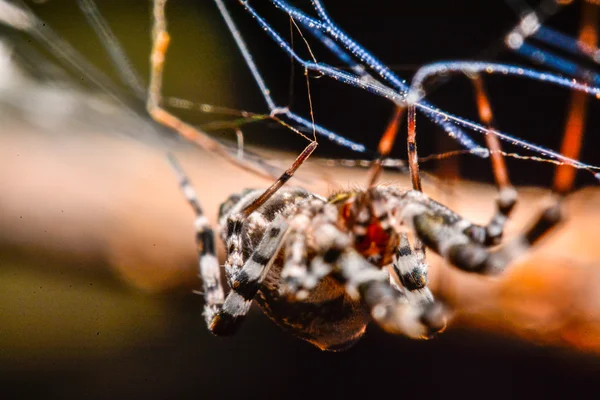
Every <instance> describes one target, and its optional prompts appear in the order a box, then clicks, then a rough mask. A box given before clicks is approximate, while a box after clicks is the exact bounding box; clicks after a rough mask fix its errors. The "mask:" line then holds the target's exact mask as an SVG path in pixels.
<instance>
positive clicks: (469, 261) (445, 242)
mask: <svg viewBox="0 0 600 400" xmlns="http://www.w3.org/2000/svg"><path fill="white" fill-rule="evenodd" d="M429 202H431V203H430V205H427V203H425V204H424V205H422V207H423V208H422V210H421V212H419V213H417V214H414V215H409V216H405V218H406V217H408V218H407V219H408V221H406V222H408V223H412V224H413V227H414V229H415V232H416V233H417V235H418V236H419V237H420V238H421V240H423V242H424V243H425V244H426V245H427V246H428V247H430V248H432V249H433V250H434V251H435V252H437V253H438V254H440V255H441V256H442V257H444V258H446V259H447V260H448V261H450V262H451V263H452V264H453V265H454V266H456V267H458V268H460V269H462V270H464V271H467V272H475V273H481V274H497V273H501V272H502V271H504V269H505V268H506V266H507V265H508V264H509V263H510V262H512V261H513V260H514V259H516V258H517V257H519V256H521V255H522V254H523V253H525V252H526V251H527V250H528V249H529V248H530V247H531V246H532V245H534V244H535V243H536V242H537V241H538V240H539V239H541V237H542V236H544V235H545V234H546V233H547V232H549V231H550V230H552V228H554V227H555V226H556V225H557V224H558V223H559V222H560V221H561V220H562V214H561V201H560V199H558V200H556V201H555V202H554V203H553V204H552V205H551V206H549V207H547V208H546V209H545V210H544V211H543V212H542V213H541V214H540V215H539V216H538V218H537V219H536V220H535V221H534V223H533V224H532V225H531V226H530V227H529V228H528V229H527V230H525V231H524V232H522V233H521V234H519V235H517V236H516V237H515V238H513V239H511V240H510V241H509V242H507V243H505V244H503V245H502V246H500V247H499V248H497V249H495V250H490V249H488V248H486V247H485V245H482V244H481V243H480V242H478V241H476V240H474V239H473V238H472V237H471V236H469V235H468V234H467V233H466V232H468V231H469V227H471V226H476V225H474V224H471V223H470V222H468V221H467V220H465V219H463V218H462V217H458V220H456V221H452V222H449V220H450V218H449V216H452V217H453V218H455V217H456V214H454V213H453V212H452V211H450V210H448V209H445V208H441V207H439V206H440V205H439V204H437V203H435V204H436V206H435V208H432V206H431V204H433V202H432V201H431V200H429Z"/></svg>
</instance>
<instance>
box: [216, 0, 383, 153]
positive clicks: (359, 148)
mask: <svg viewBox="0 0 600 400" xmlns="http://www.w3.org/2000/svg"><path fill="white" fill-rule="evenodd" d="M215 3H216V5H217V8H218V9H219V12H220V13H221V16H222V17H223V19H224V20H225V24H226V25H227V28H228V29H229V31H230V32H231V35H232V36H233V39H234V41H235V42H236V45H237V46H238V48H239V50H240V53H241V54H242V57H243V58H244V60H245V62H246V65H247V66H248V68H249V69H250V72H251V74H252V76H253V77H254V80H255V82H256V84H257V85H258V87H259V89H260V92H261V93H262V95H263V98H264V99H265V102H266V103H267V107H269V111H270V112H271V113H276V114H283V115H285V116H286V117H288V118H289V119H291V120H293V121H295V122H296V123H299V124H301V125H303V126H305V127H306V128H309V129H311V131H312V129H314V130H315V132H317V133H318V134H319V135H321V136H323V137H325V138H327V139H329V140H331V141H333V142H335V143H337V144H339V145H341V146H344V147H348V148H350V149H352V150H353V151H356V152H358V153H371V152H370V151H369V150H368V149H367V148H366V146H365V145H363V144H361V143H357V142H354V141H351V140H349V139H346V138H345V137H343V136H340V135H338V134H337V133H335V132H332V131H330V130H328V129H326V128H323V127H321V126H320V125H317V124H313V123H312V121H308V120H307V119H305V118H302V117H300V116H298V115H296V114H295V113H293V112H291V111H290V110H289V109H287V108H284V107H277V105H276V104H275V102H274V101H273V98H272V97H271V91H270V89H269V87H268V86H267V84H266V82H265V80H264V79H263V77H262V75H261V74H260V71H259V70H258V67H257V66H256V63H255V62H254V58H253V57H252V55H251V53H250V51H249V50H248V46H246V42H245V41H244V39H243V38H242V35H241V34H240V32H239V29H237V26H236V25H235V23H234V22H233V19H232V18H231V15H230V14H229V11H228V10H227V8H226V7H225V5H224V4H223V1H222V0H215ZM255 17H257V18H260V17H258V16H255ZM261 20H262V19H261ZM259 23H260V24H261V26H263V27H264V25H265V24H266V23H265V22H264V21H262V23H261V21H259ZM296 58H298V57H297V56H296Z"/></svg>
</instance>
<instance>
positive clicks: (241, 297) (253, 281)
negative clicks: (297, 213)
mask: <svg viewBox="0 0 600 400" xmlns="http://www.w3.org/2000/svg"><path fill="white" fill-rule="evenodd" d="M169 161H170V163H171V166H172V167H173V169H174V170H175V171H176V173H177V175H178V176H179V184H180V186H181V189H182V191H183V193H184V195H185V197H186V199H187V200H188V202H189V203H190V205H191V206H192V209H193V210H194V213H195V214H196V220H195V227H196V245H197V249H198V255H199V267H200V278H201V279H202V289H203V292H204V302H205V305H204V318H205V320H206V324H207V325H208V329H209V330H210V331H211V332H212V333H213V334H215V335H223V336H225V335H231V334H233V333H235V331H236V329H237V328H238V327H239V324H240V323H241V322H242V320H243V319H244V316H245V315H246V314H247V313H248V310H249V309H250V305H251V303H252V300H253V299H254V297H255V296H256V292H257V291H258V289H259V288H260V286H261V284H262V282H263V280H264V278H265V276H266V275H267V273H268V272H269V268H270V266H271V262H272V259H273V257H274V256H275V254H276V253H277V251H278V250H279V247H280V245H281V243H282V241H283V237H284V236H285V234H286V231H287V223H286V222H285V219H284V218H283V217H282V216H281V215H279V216H277V217H276V218H275V219H274V220H273V221H272V222H271V223H270V224H269V225H268V226H267V228H266V229H265V233H264V234H263V237H262V239H261V241H260V243H259V245H258V246H257V247H256V249H255V250H254V252H253V253H252V255H251V256H250V257H249V258H248V259H247V260H246V262H245V263H243V265H242V261H241V260H242V249H241V230H242V227H243V222H244V218H243V216H241V215H239V214H236V215H234V216H232V217H231V218H230V224H231V227H232V228H231V232H230V237H229V242H228V243H239V244H240V245H239V246H235V245H234V246H232V247H231V249H230V248H228V262H229V263H231V261H232V260H234V261H235V262H238V263H239V265H237V267H238V268H237V269H235V270H234V271H235V273H233V274H232V280H231V281H232V282H231V290H230V292H229V293H228V294H227V297H225V295H224V290H223V283H222V282H221V274H220V270H219V262H218V260H217V257H216V253H215V238H214V231H213V230H212V229H211V228H210V226H209V225H208V220H207V218H206V216H205V215H204V213H203V212H202V208H201V206H200V202H199V201H198V197H197V195H196V192H195V190H194V188H193V187H192V185H191V184H190V182H189V179H188V178H187V176H186V175H185V172H184V171H183V169H182V168H181V166H180V165H179V163H178V162H177V159H176V158H175V157H174V156H172V155H169Z"/></svg>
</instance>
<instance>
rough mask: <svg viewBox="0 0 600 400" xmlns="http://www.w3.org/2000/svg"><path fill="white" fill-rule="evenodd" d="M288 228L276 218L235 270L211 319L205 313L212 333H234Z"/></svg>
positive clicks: (280, 218) (281, 220) (283, 220)
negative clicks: (219, 305) (249, 254)
mask: <svg viewBox="0 0 600 400" xmlns="http://www.w3.org/2000/svg"><path fill="white" fill-rule="evenodd" d="M287 228H288V225H287V223H286V222H285V219H284V218H283V217H282V216H278V217H276V218H275V220H274V221H273V222H272V223H271V224H270V225H269V227H268V228H267V229H266V231H265V233H264V235H263V237H262V239H261V241H260V243H259V245H258V246H257V248H256V249H255V250H254V252H253V253H252V255H251V256H250V258H248V260H246V262H245V263H244V266H243V267H242V269H241V270H238V271H237V273H235V275H234V277H233V279H232V284H231V291H230V292H229V293H228V294H227V298H226V299H225V302H224V303H223V306H222V307H221V308H220V309H219V310H217V312H216V313H214V314H213V315H211V316H210V319H209V316H208V315H207V322H208V326H209V329H210V331H211V332H212V333H213V334H215V335H223V336H224V335H231V334H233V333H235V331H236V330H237V328H238V327H239V325H240V324H241V322H242V321H243V319H244V317H245V316H246V314H247V313H248V310H249V309H250V305H251V304H252V300H253V299H254V297H255V296H256V293H257V292H258V290H259V289H260V287H261V285H262V283H263V281H264V279H265V277H266V276H267V273H268V272H269V268H270V266H271V264H272V261H273V260H274V257H275V255H276V254H277V252H278V251H279V249H280V247H281V244H282V243H283V238H284V236H285V234H286V231H287Z"/></svg>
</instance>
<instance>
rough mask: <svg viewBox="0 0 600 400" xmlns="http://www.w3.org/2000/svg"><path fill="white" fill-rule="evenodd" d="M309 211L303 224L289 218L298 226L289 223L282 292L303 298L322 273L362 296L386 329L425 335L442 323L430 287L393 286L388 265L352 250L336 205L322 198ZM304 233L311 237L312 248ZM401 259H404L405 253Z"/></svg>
mask: <svg viewBox="0 0 600 400" xmlns="http://www.w3.org/2000/svg"><path fill="white" fill-rule="evenodd" d="M313 213H314V214H313V217H312V218H311V219H310V220H305V222H306V224H305V225H297V224H294V221H293V219H292V221H290V225H291V226H294V228H292V229H295V230H296V231H294V230H292V229H290V232H289V236H288V240H287V245H286V254H287V256H288V258H287V261H286V263H285V265H284V267H283V271H282V278H283V285H282V286H283V287H282V291H283V292H284V293H286V294H288V295H294V296H295V297H296V298H297V299H298V300H303V299H305V298H307V297H308V296H309V295H310V293H311V290H312V289H314V288H315V287H317V286H318V285H319V283H320V282H322V281H323V279H324V278H325V277H327V276H332V277H334V278H336V280H337V281H339V282H340V283H341V284H343V285H345V288H346V292H347V293H348V294H349V295H350V296H351V297H353V298H355V299H357V300H358V299H361V301H362V302H363V303H364V304H365V306H366V307H368V309H369V310H370V312H371V315H372V317H373V319H374V320H375V322H376V323H377V324H378V325H380V326H381V327H382V328H383V329H385V330H386V331H388V332H392V333H399V334H404V335H407V336H410V337H413V338H424V337H429V336H431V335H432V334H433V333H435V332H437V331H439V330H441V329H442V328H443V327H444V326H445V315H443V313H442V312H441V311H442V310H441V308H440V307H439V305H437V304H434V303H433V298H432V296H431V293H430V292H429V289H427V288H425V289H423V288H420V289H419V290H416V291H415V292H414V293H411V294H410V295H407V294H405V293H404V292H403V291H401V290H398V288H396V287H394V286H392V284H391V283H390V275H389V273H388V271H387V270H386V269H380V268H378V267H376V266H375V265H373V264H371V263H369V262H368V261H367V260H366V259H365V258H364V257H363V256H361V255H360V254H358V253H357V252H356V250H355V249H354V248H353V247H352V243H353V241H352V240H351V238H350V236H349V235H348V234H347V233H345V232H342V231H340V230H339V228H338V227H337V225H336V223H335V221H336V217H335V216H336V215H337V213H336V211H335V206H333V205H331V204H321V207H320V208H318V209H313ZM299 215H302V214H301V213H300V214H299ZM296 218H299V217H298V216H296ZM308 236H310V237H311V240H310V248H309V247H308V246H307V240H306V238H307V237H308ZM299 240H301V241H299ZM298 243H301V245H299V244H298ZM296 246H298V249H296V248H295V247H296ZM309 253H310V257H309V256H308V254H309ZM411 255H412V252H411ZM412 259H414V260H416V259H417V257H414V258H411V260H412ZM402 260H403V261H402V262H404V263H406V262H408V261H407V258H406V257H403V258H402ZM419 265H420V264H419ZM423 293H428V294H429V296H426V295H424V297H425V298H426V300H425V301H413V302H411V301H409V300H410V299H409V296H411V297H415V296H421V295H422V294H423Z"/></svg>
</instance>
